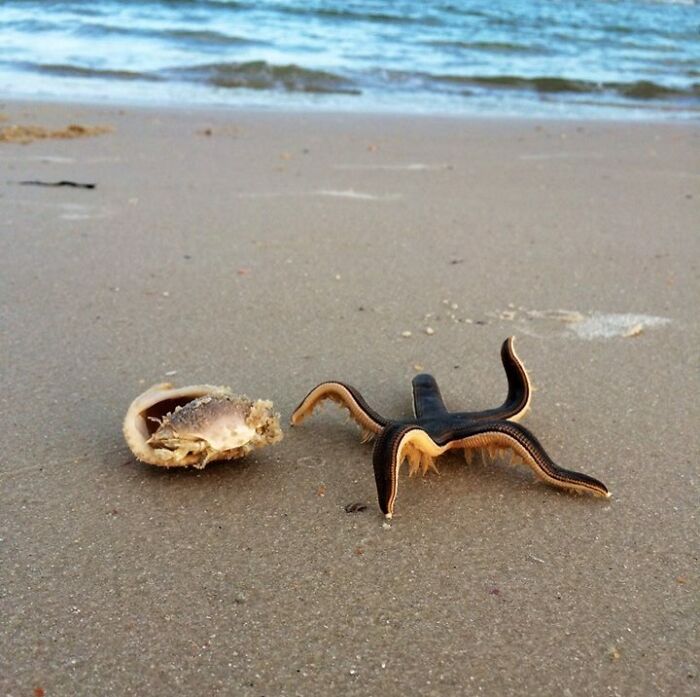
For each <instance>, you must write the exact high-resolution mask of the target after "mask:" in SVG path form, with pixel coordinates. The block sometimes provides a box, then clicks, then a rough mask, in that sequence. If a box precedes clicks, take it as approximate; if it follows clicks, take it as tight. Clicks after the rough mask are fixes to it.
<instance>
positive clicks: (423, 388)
mask: <svg viewBox="0 0 700 697" xmlns="http://www.w3.org/2000/svg"><path fill="white" fill-rule="evenodd" d="M412 386H413V413H414V414H415V415H416V418H417V419H423V418H426V417H432V416H438V417H439V416H443V415H445V414H447V407H445V403H444V402H443V401H442V395H441V394H440V388H439V387H438V384H437V382H436V381H435V378H434V377H433V376H432V375H428V373H421V374H420V375H416V377H414V378H413V383H412Z"/></svg>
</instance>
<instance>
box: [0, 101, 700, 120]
mask: <svg viewBox="0 0 700 697" xmlns="http://www.w3.org/2000/svg"><path fill="white" fill-rule="evenodd" d="M3 103H7V104H23V103H26V104H35V105H38V106H41V105H42V104H43V105H51V104H53V105H56V106H61V105H73V106H83V107H86V108H103V107H104V108H107V107H111V108H114V109H119V108H124V109H127V108H128V109H143V110H155V111H166V112H167V111H175V112H180V111H192V112H202V111H212V112H215V113H219V112H222V113H223V112H231V113H260V114H268V113H270V114H287V113H288V114H308V115H319V116H324V115H325V116H343V115H344V116H357V117H359V118H362V117H376V118H384V117H386V118H400V117H406V118H417V119H421V118H426V119H429V118H435V119H457V120H475V121H482V120H483V121H536V120H543V121H547V122H558V121H561V122H563V123H576V122H580V123H601V124H604V123H611V124H621V125H626V124H629V125H633V124H658V125H681V126H690V127H693V126H700V111H698V110H686V109H683V108H681V107H671V106H669V107H668V108H666V109H664V108H663V107H661V106H659V107H658V108H654V109H649V110H648V111H647V110H645V109H640V108H639V107H638V106H637V105H615V106H613V107H609V106H606V105H596V104H594V103H591V104H590V105H589V104H585V105H577V104H566V103H559V104H557V103H551V104H549V105H548V107H547V108H546V109H544V110H543V111H541V112H537V111H534V110H533V111H532V112H531V113H526V112H523V113H520V112H517V111H516V110H511V111H507V110H504V109H503V108H502V107H501V108H497V107H494V108H493V109H492V110H490V109H489V108H487V107H484V108H474V109H471V110H470V109H465V110H463V111H461V110H448V109H445V110H430V109H421V108H416V109H415V110H411V109H410V108H404V109H400V108H397V109H393V108H391V107H389V106H377V108H376V109H371V108H367V107H366V106H362V107H357V108H347V107H346V106H345V105H332V104H328V105H324V104H294V103H291V102H290V103H286V104H285V103H284V102H283V101H280V102H279V103H270V104H267V103H265V102H257V103H256V102H255V100H253V99H251V100H249V101H245V102H242V103H240V104H236V103H233V102H224V101H222V102H215V101H211V102H208V101H204V100H203V101H201V102H192V103H188V104H184V103H183V104H177V103H175V100H173V99H168V100H166V99H164V100H162V101H158V100H153V101H152V100H150V99H138V98H133V99H128V98H122V97H119V98H116V99H114V100H111V99H109V100H107V101H104V100H103V101H100V100H99V99H98V98H94V99H89V98H84V97H82V96H75V97H70V96H69V97H64V96H58V95H56V96H54V97H52V96H49V95H40V96H36V97H32V96H22V95H17V96H13V95H9V96H4V97H2V98H0V105H1V104H3ZM545 103H546V102H545ZM581 107H583V108H581ZM569 109H570V113H566V112H567V110H569ZM557 111H560V112H563V113H557ZM625 115H626V116H625Z"/></svg>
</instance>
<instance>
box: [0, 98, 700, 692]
mask: <svg viewBox="0 0 700 697" xmlns="http://www.w3.org/2000/svg"><path fill="white" fill-rule="evenodd" d="M0 112H1V113H3V114H5V115H6V116H7V120H6V121H4V122H3V123H0V126H4V125H7V124H27V125H32V124H34V125H40V126H42V127H44V128H46V129H64V128H65V127H66V126H67V125H69V124H71V123H77V124H83V125H87V126H111V127H113V128H114V132H112V133H109V134H104V135H99V136H96V137H91V138H85V139H75V140H41V141H37V142H34V143H30V144H27V145H20V144H11V143H0V172H1V173H2V176H1V177H0V211H2V213H1V214H0V303H1V312H2V328H3V332H2V338H1V339H0V341H1V342H2V344H1V347H0V354H1V355H2V366H3V370H2V374H3V379H2V385H3V388H2V392H1V393H0V418H1V422H2V424H3V428H2V433H1V435H0V438H2V453H3V457H2V468H1V471H0V526H1V532H0V537H1V538H2V541H1V543H0V569H1V571H0V574H1V576H0V584H1V585H0V587H1V589H2V617H3V621H2V623H1V625H2V629H0V656H1V659H2V660H0V665H1V666H2V669H1V670H0V688H2V690H1V691H2V694H3V695H5V694H7V695H13V696H15V695H17V696H19V695H34V694H45V695H46V696H47V697H48V696H49V695H87V694H101V695H105V694H114V695H144V694H149V695H166V694H170V695H171V694H210V695H212V694H221V695H234V694H235V695H245V696H247V695H251V696H252V695H268V696H269V695H303V696H306V695H327V694H343V695H377V694H384V695H398V694H419V695H454V694H462V695H481V694H483V695H523V694H529V695H543V696H545V695H546V696H549V695H553V694H559V695H573V696H577V695H624V696H625V697H627V696H629V695H662V694H664V695H691V694H697V689H698V669H699V666H698V659H697V655H698V650H699V648H700V647H699V646H698V638H697V617H698V615H697V612H698V604H697V597H698V595H697V593H698V572H697V570H698V552H697V550H698V546H697V542H698V534H697V533H698V521H697V501H698V491H697V472H698V469H697V456H698V452H700V437H699V435H698V428H697V424H698V404H697V394H698V377H697V376H698V367H699V364H700V351H699V349H698V346H700V328H699V326H698V311H697V302H698V297H700V284H699V283H698V263H699V261H698V259H699V252H700V243H699V242H698V235H697V230H698V222H699V220H700V216H699V215H698V212H699V206H698V201H699V199H700V192H699V191H698V181H699V178H698V142H699V139H700V129H698V128H697V127H691V126H679V125H676V126H674V125H659V124H636V125H635V124H615V123H610V122H599V123H583V122H581V123H579V122H555V121H543V120H539V121H525V120H523V121H507V120H503V121H493V120H491V121H489V120H463V119H450V118H409V117H393V116H381V117H380V116H359V115H335V114H325V115H319V114H317V115H309V114H303V113H289V114H272V113H254V112H236V111H223V110H221V111H203V110H192V111H184V110H183V111H168V110H155V109H137V108H132V107H125V108H123V109H118V108H111V107H110V108H106V107H89V106H85V107H81V106H74V105H58V104H52V105H40V104H16V103H9V104H5V105H3V106H2V108H0ZM25 180H43V181H49V182H57V181H61V180H71V181H76V182H80V183H94V184H96V187H95V188H94V189H75V188H67V187H51V188H47V187H39V186H26V185H20V184H18V182H20V181H25ZM428 328H430V329H431V332H428V331H427V329H428ZM407 332H410V333H411V334H410V336H403V334H405V333H407ZM511 334H513V335H515V336H517V341H518V351H519V354H520V355H521V357H522V358H523V359H524V361H525V363H526V365H527V367H528V370H529V371H530V374H531V376H532V378H533V380H534V383H535V385H536V387H537V388H538V391H537V392H536V393H535V394H534V397H533V403H532V411H531V413H530V414H529V415H528V416H527V417H526V419H525V421H524V422H523V423H524V425H525V426H527V427H529V428H531V429H532V431H533V432H534V433H535V434H536V435H537V437H538V438H539V439H540V441H541V442H542V444H543V445H544V446H545V447H546V448H547V449H548V451H549V452H550V454H551V455H552V457H553V458H554V460H555V461H556V462H558V463H559V464H560V465H562V466H564V467H569V468H572V469H578V470H580V471H584V472H586V473H588V474H591V475H593V476H595V477H598V478H599V479H601V480H603V481H604V482H605V483H606V484H607V485H608V486H609V488H610V489H611V491H612V493H613V498H612V499H611V500H609V501H603V500H599V499H594V498H592V497H586V496H576V495H570V494H567V493H564V492H561V491H559V490H556V489H553V488H550V487H548V486H545V485H544V484H542V483H540V482H538V481H537V480H536V479H535V477H534V476H533V475H532V473H531V472H530V471H529V470H528V469H526V468H524V467H512V466H510V465H508V464H506V463H505V461H503V460H497V461H495V462H490V461H488V460H487V461H484V462H479V461H477V462H475V463H474V464H472V465H471V466H468V465H466V464H465V462H464V460H463V459H462V458H461V457H458V456H456V455H455V456H448V457H445V458H443V459H442V460H441V462H440V475H439V476H435V475H433V476H429V477H427V478H425V479H421V478H414V479H410V480H409V479H408V478H407V477H406V475H405V473H404V475H403V476H402V478H401V483H400V487H399V495H398V500H397V505H396V515H395V517H394V520H393V522H392V525H391V528H390V529H385V528H384V527H383V525H382V517H381V515H380V513H379V510H378V507H377V504H376V494H375V487H374V480H373V473H372V467H371V446H369V445H362V444H360V442H359V437H358V431H357V429H356V428H355V426H354V425H353V424H351V423H348V422H347V421H346V419H345V415H344V412H341V411H340V410H338V409H337V408H336V407H334V406H329V407H327V408H326V409H324V410H323V411H322V412H319V413H317V414H314V416H313V418H312V419H310V420H309V421H307V422H305V423H304V424H303V425H302V426H300V427H299V428H295V429H293V430H292V429H289V428H287V427H286V423H287V422H288V419H289V415H290V413H291V411H292V409H293V408H294V407H295V406H296V404H297V403H298V401H299V400H300V399H301V398H302V397H303V396H304V394H305V393H306V392H307V390H308V389H310V388H311V387H312V386H313V385H315V384H316V383H317V382H320V381H322V380H325V379H331V378H335V379H342V380H344V381H346V382H349V383H351V384H353V385H355V386H356V387H357V388H358V389H359V390H361V391H362V393H363V394H364V395H365V397H366V398H367V400H368V401H369V402H370V404H372V405H373V406H374V407H375V408H376V409H378V410H379V411H380V412H381V413H383V414H386V415H393V416H401V415H408V414H410V381H411V378H412V377H413V375H415V374H416V372H417V371H420V370H425V371H428V372H431V373H433V374H434V375H435V376H436V378H437V379H438V381H439V382H440V384H441V386H442V390H443V394H444V397H445V399H446V401H447V403H448V405H449V406H451V407H453V408H455V409H481V408H484V409H485V408H488V407H493V406H497V405H498V404H500V403H501V402H502V401H503V398H504V396H505V392H506V384H505V378H504V376H503V374H502V368H501V366H500V361H499V356H498V351H499V347H500V344H501V342H502V340H503V339H504V338H505V337H506V336H509V335H511ZM174 371H175V372H174ZM173 372H174V374H173ZM165 380H170V381H172V382H175V383H177V384H187V383H200V382H212V383H215V384H226V385H230V386H232V387H233V388H234V389H236V390H239V391H241V392H245V393H247V394H248V395H250V396H255V397H267V398H271V399H273V400H274V401H275V404H276V406H277V408H278V409H279V411H280V412H281V414H282V418H283V420H284V422H285V429H286V436H285V439H284V441H283V442H282V443H280V444H279V445H276V446H274V447H272V448H269V449H266V450H261V451H258V452H256V453H254V454H253V455H252V456H250V457H249V458H248V459H246V460H244V461H240V462H235V463H222V464H214V465H210V466H208V467H207V469H206V470H204V471H201V472H200V471H180V472H164V471H158V470H156V469H154V468H152V467H149V466H147V465H142V464H139V463H137V462H135V461H134V459H133V458H132V457H131V455H130V453H129V451H128V449H127V447H126V445H125V444H124V442H123V439H122V436H121V420H122V418H123V415H124V413H125V411H126V408H127V406H128V404H129V402H130V401H131V399H132V398H133V397H135V396H136V395H137V394H138V393H139V392H141V391H142V390H143V389H144V388H145V387H147V386H149V385H150V384H152V383H156V382H161V381H165ZM355 503H360V504H364V505H365V506H366V509H365V510H358V511H356V512H354V513H346V511H345V510H344V508H345V507H346V506H348V505H349V504H355ZM360 508H361V507H360Z"/></svg>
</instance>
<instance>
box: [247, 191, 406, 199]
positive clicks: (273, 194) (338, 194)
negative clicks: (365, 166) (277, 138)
mask: <svg viewBox="0 0 700 697" xmlns="http://www.w3.org/2000/svg"><path fill="white" fill-rule="evenodd" d="M236 195H237V196H238V198H283V197H293V196H330V197H332V198H350V199H355V200H357V201H397V200H398V199H400V198H401V194H370V193H367V192H365V191H355V190H354V189H344V190H336V189H319V190H318V191H257V192H256V191H251V192H241V193H239V194H236Z"/></svg>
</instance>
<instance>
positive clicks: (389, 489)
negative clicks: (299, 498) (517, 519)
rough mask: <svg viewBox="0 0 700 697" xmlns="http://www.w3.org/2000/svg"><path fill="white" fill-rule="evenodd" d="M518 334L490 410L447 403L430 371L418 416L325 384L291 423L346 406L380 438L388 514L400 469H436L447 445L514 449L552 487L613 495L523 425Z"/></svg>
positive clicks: (383, 503)
mask: <svg viewBox="0 0 700 697" xmlns="http://www.w3.org/2000/svg"><path fill="white" fill-rule="evenodd" d="M513 341H514V338H513V337H509V338H508V339H506V340H505V341H504V342H503V346H502V348H501V361H502V362H503V367H504V369H505V372H506V377H507V379H508V395H507V396H506V399H505V401H504V402H503V404H502V405H501V406H500V407H497V408H496V409H488V410H486V411H476V412H468V411H460V412H451V411H448V410H447V408H446V407H445V403H444V402H443V400H442V395H441V394H440V388H439V387H438V385H437V382H436V381H435V378H434V377H433V376H432V375H429V374H427V373H421V374H420V375H416V377H414V378H413V413H414V418H412V419H399V420H393V419H386V418H384V417H383V416H381V415H380V414H378V413H377V412H376V411H374V409H372V408H371V407H370V406H369V405H368V404H367V402H366V401H365V399H364V398H363V397H362V395H361V394H360V393H359V392H358V391H357V390H356V389H355V388H354V387H352V386H351V385H347V384H345V383H343V382H335V381H331V382H322V383H321V384H320V385H317V386H316V387H314V389H313V390H311V392H309V394H307V395H306V397H304V399H303V400H302V402H301V404H299V406H298V407H297V408H296V409H295V410H294V412H293V413H292V419H291V423H292V426H296V425H298V424H300V423H301V422H302V421H303V420H304V419H305V418H306V417H307V416H309V414H311V412H312V411H313V410H314V408H315V407H316V406H317V405H318V404H319V403H320V402H322V401H324V400H331V401H334V402H336V403H338V404H340V405H341V406H343V407H345V408H346V409H347V410H348V411H349V412H350V416H351V417H352V418H353V419H354V420H355V421H356V422H357V423H358V424H359V426H360V427H361V429H362V432H363V439H362V440H363V442H366V441H368V440H371V439H373V438H376V442H375V445H374V452H373V455H372V460H373V464H374V478H375V481H376V484H377V495H378V498H379V507H380V508H381V510H382V513H384V515H385V516H386V518H388V519H390V518H391V517H392V516H393V514H394V504H395V502H396V493H397V490H398V478H399V469H400V467H401V464H402V463H403V461H404V460H408V463H409V474H411V475H413V474H415V473H416V472H418V471H422V472H423V474H426V473H427V472H428V471H429V470H435V471H437V468H436V466H435V458H436V457H437V456H439V455H442V454H443V453H444V452H446V451H448V450H455V449H463V450H464V453H465V457H466V459H467V461H468V462H471V456H472V454H473V451H474V450H475V449H478V448H485V449H486V450H487V451H488V452H489V454H490V455H492V456H493V455H495V453H496V452H497V451H499V450H504V449H505V450H508V451H510V452H511V455H512V454H514V455H515V459H516V461H522V462H524V463H525V464H527V465H529V466H530V467H531V468H532V469H533V470H534V472H535V474H537V475H538V476H539V477H540V478H542V479H543V480H544V481H545V482H547V483H548V484H552V485H554V486H557V487H561V488H564V489H569V490H572V491H576V492H587V493H591V494H595V495H597V496H603V497H606V498H608V497H609V496H610V493H609V492H608V489H607V487H606V486H605V484H603V483H602V482H600V481H598V480H597V479H594V478H593V477H589V476H588V475H587V474H581V473H580V472H573V471H571V470H566V469H563V468H562V467H559V466H558V465H556V464H555V463H554V462H553V461H552V459H551V458H550V457H549V455H547V453H546V452H545V450H544V448H543V447H542V446H541V445H540V443H539V441H538V440H537V438H535V436H534V435H533V434H532V433H530V431H528V430H527V429H526V428H524V427H523V426H521V425H520V424H519V423H517V422H518V421H519V420H520V419H521V418H522V417H523V416H524V415H525V414H526V413H527V411H528V410H529V408H530V398H531V395H532V386H531V383H530V379H529V377H528V374H527V372H526V370H525V366H524V365H523V363H522V361H521V360H520V358H518V356H517V354H516V353H515V349H514V348H513Z"/></svg>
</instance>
